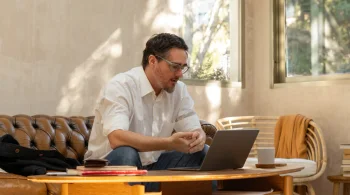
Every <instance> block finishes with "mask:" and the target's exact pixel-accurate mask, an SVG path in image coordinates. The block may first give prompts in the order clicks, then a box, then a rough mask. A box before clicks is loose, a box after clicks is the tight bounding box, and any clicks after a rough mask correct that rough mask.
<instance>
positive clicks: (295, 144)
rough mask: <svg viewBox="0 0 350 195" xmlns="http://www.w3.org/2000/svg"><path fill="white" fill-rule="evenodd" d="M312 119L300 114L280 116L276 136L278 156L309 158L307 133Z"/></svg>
mask: <svg viewBox="0 0 350 195" xmlns="http://www.w3.org/2000/svg"><path fill="white" fill-rule="evenodd" d="M311 120H312V119H309V118H306V117H305V116H302V115H300V114H297V115H288V116H281V117H280V118H279V120H278V121H277V124H276V127H275V138H274V142H275V143H274V145H275V150H276V158H307V149H306V143H305V135H306V130H307V127H308V124H309V122H310V121H311Z"/></svg>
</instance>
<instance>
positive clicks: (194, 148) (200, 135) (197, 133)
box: [189, 129, 206, 154]
mask: <svg viewBox="0 0 350 195" xmlns="http://www.w3.org/2000/svg"><path fill="white" fill-rule="evenodd" d="M192 132H193V135H192V139H190V140H192V141H191V143H190V151H189V152H190V153H191V154H192V153H195V152H199V151H201V150H203V148H204V144H205V140H206V135H205V133H204V131H203V130H202V129H196V130H194V131H192Z"/></svg>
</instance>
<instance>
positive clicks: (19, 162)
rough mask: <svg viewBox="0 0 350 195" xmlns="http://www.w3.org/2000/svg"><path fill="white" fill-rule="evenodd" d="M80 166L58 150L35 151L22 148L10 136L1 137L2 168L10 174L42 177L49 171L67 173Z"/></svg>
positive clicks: (0, 161)
mask: <svg viewBox="0 0 350 195" xmlns="http://www.w3.org/2000/svg"><path fill="white" fill-rule="evenodd" d="M78 165H80V163H79V162H78V161H77V160H75V159H72V158H65V157H64V156H63V155H62V154H61V153H59V152H58V151H56V150H35V149H31V148H26V147H23V146H20V145H19V143H18V142H17V140H15V139H14V138H13V137H12V136H11V135H9V134H6V135H4V136H2V137H0V168H2V169H3V170H5V171H7V172H9V173H14V174H19V175H23V176H28V175H42V174H46V172H47V170H54V171H66V169H67V168H70V169H72V168H73V169H74V168H76V166H78Z"/></svg>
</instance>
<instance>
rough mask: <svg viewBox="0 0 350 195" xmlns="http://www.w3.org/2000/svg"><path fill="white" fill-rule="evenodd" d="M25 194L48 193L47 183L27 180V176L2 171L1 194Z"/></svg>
mask: <svg viewBox="0 0 350 195" xmlns="http://www.w3.org/2000/svg"><path fill="white" fill-rule="evenodd" d="M5 194H11V195H17V194H18V195H23V194H35V195H46V194H47V188H46V184H45V183H34V182H32V181H29V180H27V177H24V176H20V175H15V174H11V173H0V195H5Z"/></svg>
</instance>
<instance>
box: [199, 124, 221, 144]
mask: <svg viewBox="0 0 350 195" xmlns="http://www.w3.org/2000/svg"><path fill="white" fill-rule="evenodd" d="M199 122H200V124H201V126H202V129H203V131H204V132H205V134H206V135H207V140H206V141H205V143H206V144H207V145H210V144H211V142H212V141H213V138H214V135H215V133H216V131H217V129H216V127H215V126H214V125H213V124H211V123H209V122H207V121H205V120H200V121H199Z"/></svg>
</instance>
